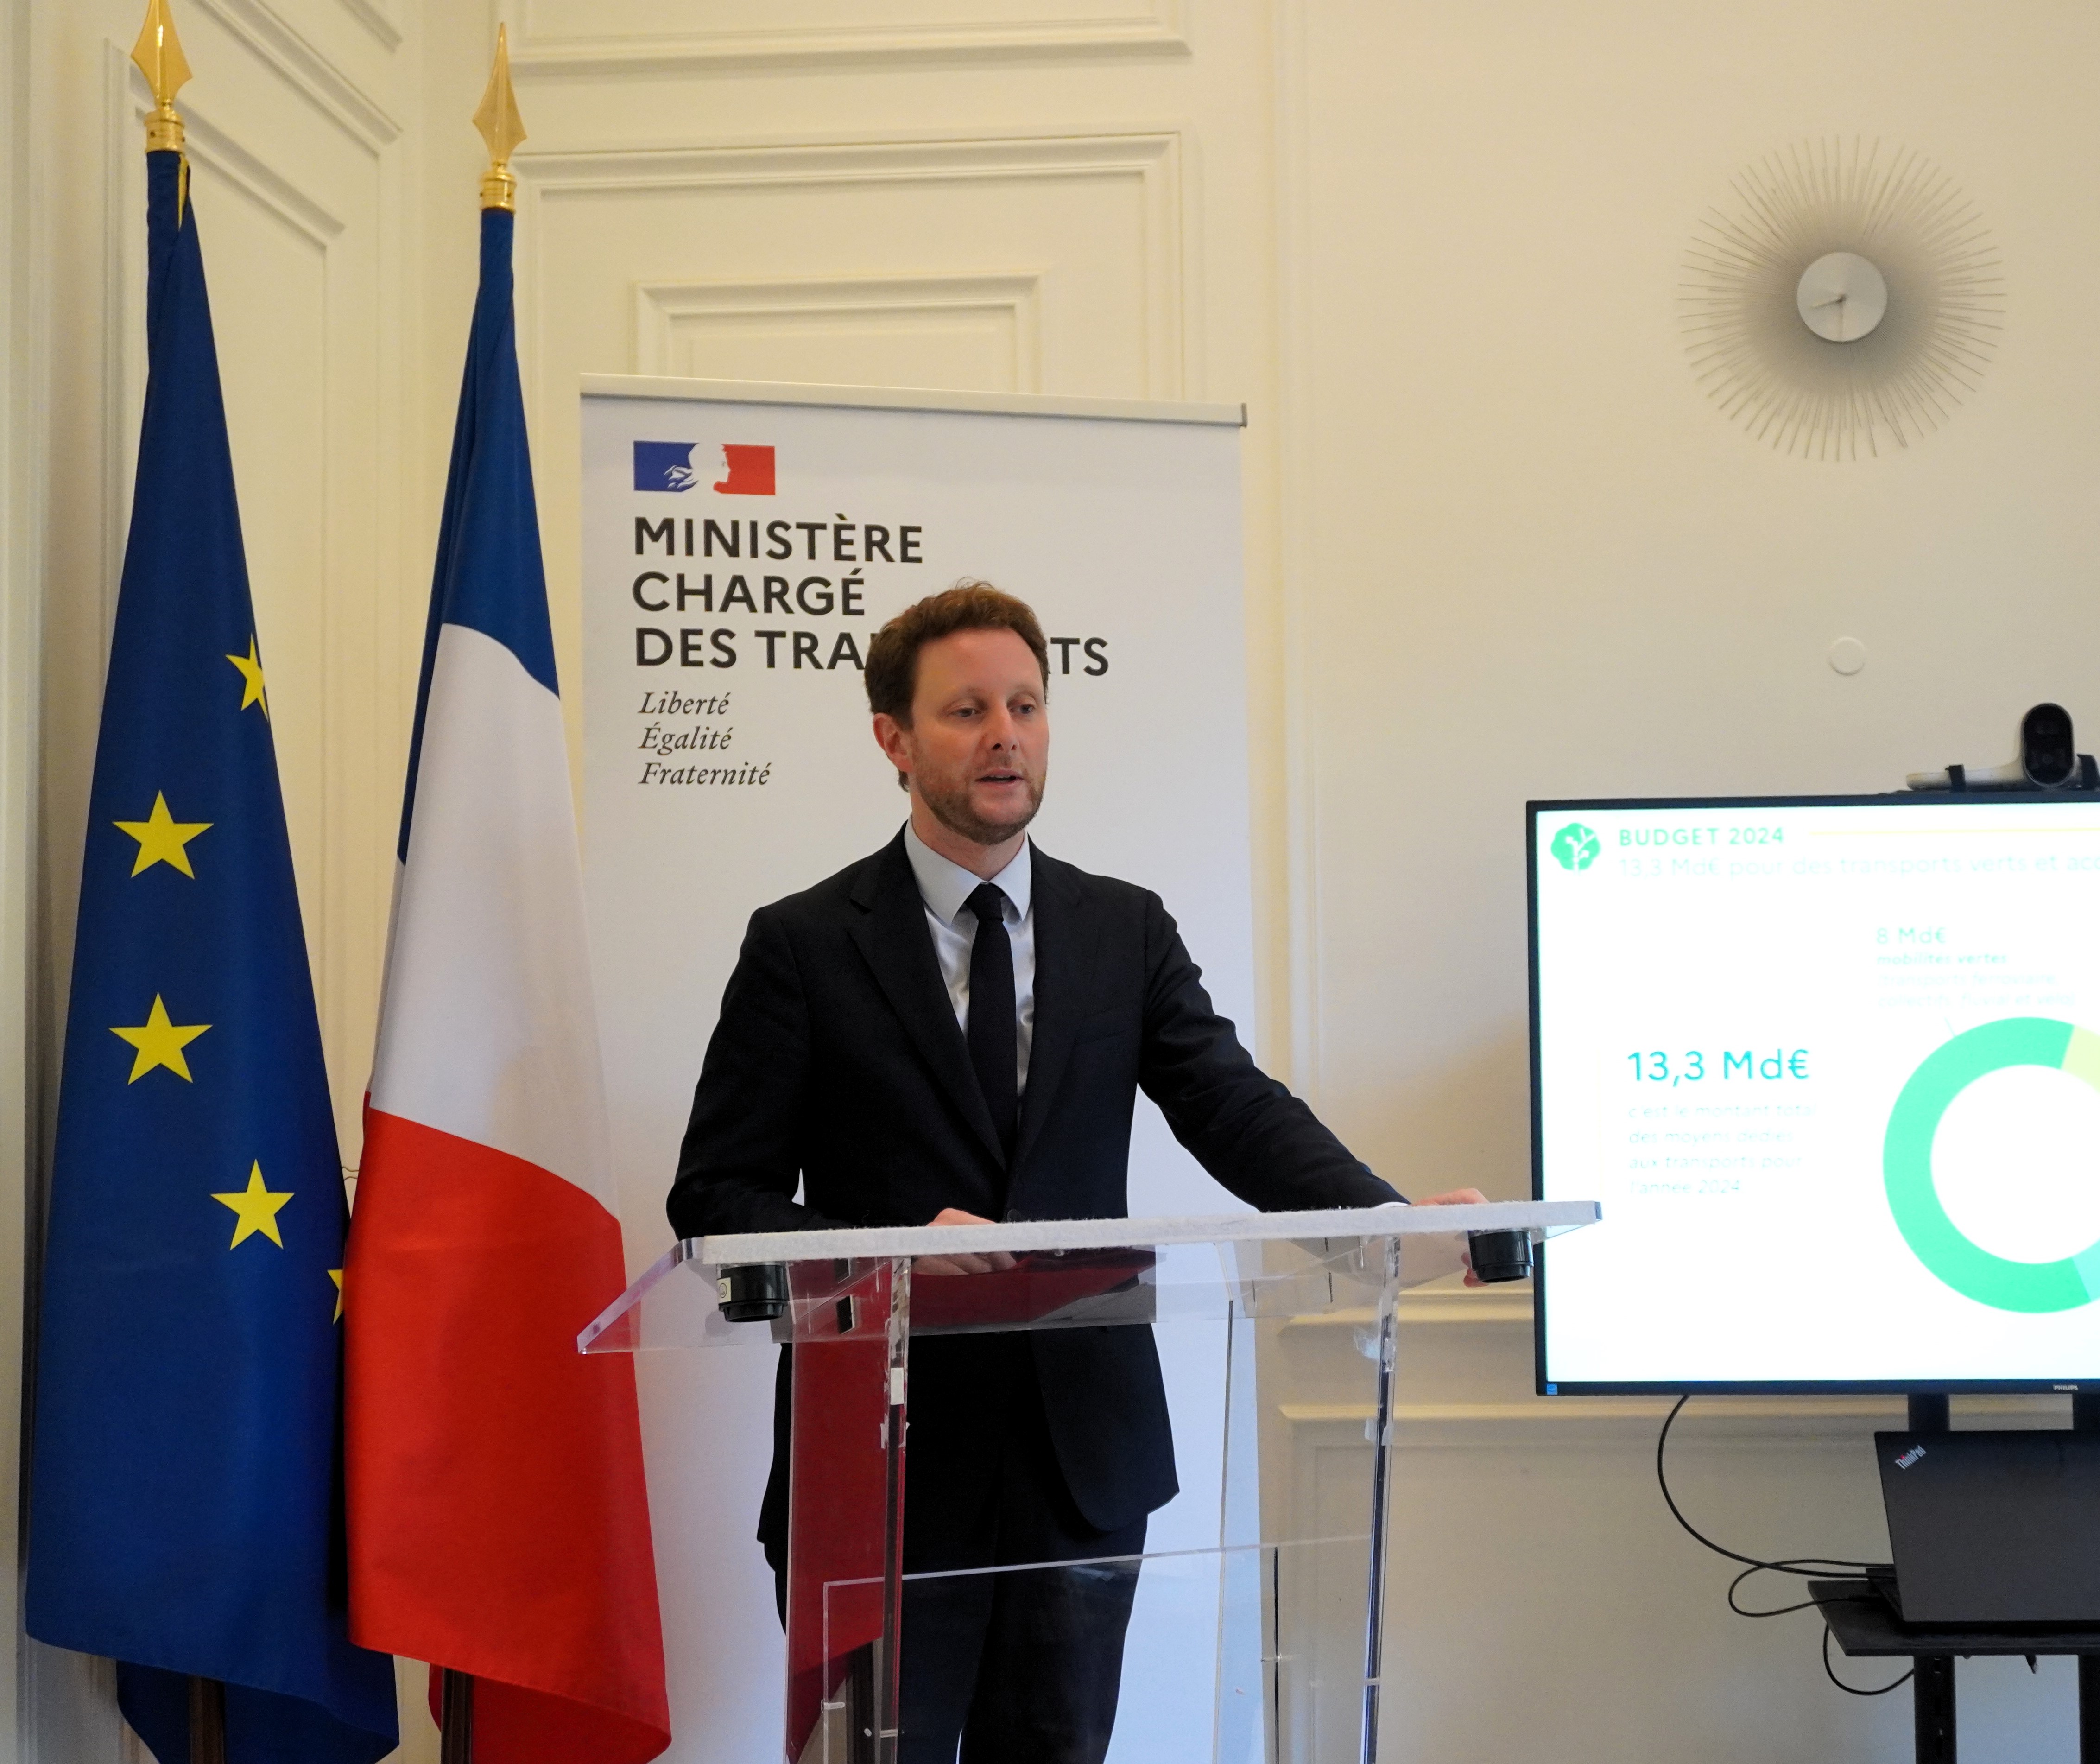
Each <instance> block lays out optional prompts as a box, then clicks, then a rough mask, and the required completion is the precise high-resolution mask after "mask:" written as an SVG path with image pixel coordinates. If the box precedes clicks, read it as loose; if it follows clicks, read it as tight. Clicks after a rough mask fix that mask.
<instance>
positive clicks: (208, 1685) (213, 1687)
mask: <svg viewBox="0 0 2100 1764" xmlns="http://www.w3.org/2000/svg"><path fill="white" fill-rule="evenodd" d="M190 1764H226V1686H225V1685H224V1683H223V1682H221V1681H220V1680H218V1679H217V1678H192V1679H191V1680H190Z"/></svg>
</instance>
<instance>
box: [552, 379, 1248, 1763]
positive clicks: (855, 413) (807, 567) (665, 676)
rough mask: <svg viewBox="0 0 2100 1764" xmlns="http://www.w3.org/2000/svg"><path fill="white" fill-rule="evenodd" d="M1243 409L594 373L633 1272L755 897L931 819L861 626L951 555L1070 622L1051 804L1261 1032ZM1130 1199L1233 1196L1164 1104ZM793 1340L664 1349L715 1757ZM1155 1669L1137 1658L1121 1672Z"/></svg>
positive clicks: (751, 1649)
mask: <svg viewBox="0 0 2100 1764" xmlns="http://www.w3.org/2000/svg"><path fill="white" fill-rule="evenodd" d="M1242 420H1243V419H1242V411H1241V409H1240V408H1239V407H1238V406H1237V405H1234V406H1227V407H1220V406H1211V405H1154V404H1139V403H1127V402H1107V401H1101V400H1071V399H1057V398H1043V397H1026V396H985V395H972V394H968V393H938V392H915V391H876V390H871V389H869V388H866V387H814V386H787V385H761V384H751V383H741V382H717V381H695V380H668V379H641V378H599V377H595V376H593V377H590V378H586V379H585V382H584V388H583V520H582V541H583V605H584V679H583V694H584V696H583V723H584V804H583V825H584V857H585V874H586V882H587V887H588V891H589V911H590V923H591V936H592V953H593V962H594V966H595V971H596V975H597V984H598V1010H599V1016H600V1023H601V1029H602V1037H603V1045H604V1049H605V1061H606V1087H607V1097H608V1099H609V1101H610V1103H611V1116H612V1131H613V1157H614V1168H615V1171H616V1172H617V1174H618V1180H619V1184H620V1202H621V1206H622V1211H623V1216H624V1223H625V1227H626V1234H627V1250H628V1261H629V1268H630V1270H631V1271H639V1270H640V1269H641V1268H642V1267H644V1266H646V1264H647V1263H648V1262H650V1261H651V1260H652V1259H653V1258H655V1256H657V1255H658V1254H659V1253H660V1252H661V1251H662V1250H663V1249H664V1248H665V1247H666V1246H667V1245H668V1242H669V1240H670V1230H669V1227H668V1224H667V1223H666V1222H665V1219H664V1193H665V1191H666V1190H667V1189H668V1187H669V1185H670V1181H671V1176H672V1172H673V1167H674V1165H675V1164H676V1161H677V1151H678V1143H679V1140H680V1138H681V1136H682V1133H683V1130H684V1128H685V1124H686V1112H687V1110H688V1109H689V1107H690V1104H691V1100H692V1091H693V1084H694V1081H695V1078H696V1077H698V1075H699V1069H700V1061H701V1057H702V1054H704V1051H705V1050H706V1047H707V1043H708V1036H709V1034H710V1032H712V1029H713V1028H714V1023H715V1018H716V1013H717V1006H718V1005H719V1002H720V1001H721V993H722V988H723V985H724V984H725V982H726V980H727V979H728V978H729V974H730V969H731V967H732V966H734V964H735V960H736V953H737V949H738V946H739V944H740V942H741V941H742V939H743V933H744V927H745V924H746V922H747V920H748V918H749V917H750V914H751V913H752V910H753V909H755V908H757V907H759V906H761V905H763V904H765V903H766V902H768V901H771V900H778V899H779V897H780V896H782V895H787V894H792V893H794V892H796V891H799V890H801V889H804V888H807V887H809V886H811V885H812V884H814V883H815V882H818V881H820V880H821V879H823V878H824V877H827V876H828V875H830V874H832V873H833V872H834V871H836V870H838V869H842V868H843V867H845V865H846V864H849V863H851V862H853V861H854V860H856V859H858V858H860V857H862V856H864V855H867V853H869V852H871V851H875V850H876V848H877V847H880V846H881V845H882V844H883V843H884V842H885V841H887V840H889V838H892V837H893V835H894V834H895V833H896V832H897V829H898V827H899V825H901V824H902V821H903V820H904V819H905V816H906V811H907V802H906V799H905V798H904V796H903V794H902V792H901V791H900V790H899V789H898V785H897V781H896V776H895V774H894V772H893V771H892V770H891V769H890V767H889V766H888V764H887V763H885V761H884V759H883V758H882V756H881V754H880V750H879V749H877V748H876V744H875V741H874V738H873V736H872V735H871V731H870V723H869V714H868V710H867V696H866V694H865V692H864V691H863V688H862V676H861V669H862V664H863V662H864V661H865V659H866V657H867V646H868V640H869V639H870V638H871V636H872V635H873V634H874V633H875V632H876V630H877V629H878V628H879V627H880V626H881V625H882V623H883V621H885V620H886V619H888V618H889V617H892V616H893V615H894V614H896V613H897V612H900V611H902V609H903V608H905V607H907V606H908V605H910V604H911V603H912V602H913V601H915V600H917V599H920V598H921V597H922V596H924V595H929V594H933V593H936V592H937V591H938V590H941V589H943V588H946V587H948V586H951V584H953V583H954V582H955V581H958V580H960V579H964V578H969V577H976V578H981V579H982V580H985V581H990V582H991V583H993V584H994V585H995V586H998V587H999V588H1001V589H1004V590H1006V591H1007V592H1008V593H1010V594H1014V595H1019V596H1020V597H1021V599H1024V600H1026V601H1027V602H1028V603H1030V605H1031V606H1033V607H1034V608H1035V611H1036V613H1037V615H1038V617H1039V618H1040V619H1041V621H1042V622H1043V630H1044V631H1045V632H1046V634H1048V637H1049V639H1050V678H1049V680H1048V687H1049V711H1050V727H1051V732H1052V734H1051V747H1050V766H1049V780H1048V787H1047V789H1046V791H1045V794H1044V798H1043V811H1042V813H1041V814H1040V816H1039V817H1038V818H1037V820H1036V822H1035V826H1034V827H1033V828H1032V829H1031V833H1032V834H1033V835H1034V836H1035V837H1036V838H1037V839H1038V841H1039V844H1040V845H1041V847H1042V848H1043V850H1045V851H1048V852H1049V853H1051V854H1052V855H1053V856H1057V857H1061V858H1063V859H1065V860H1068V861H1070V862H1071V863H1074V864H1079V866H1080V867H1081V868H1082V869H1089V870H1093V871H1096V872H1099V873H1105V874H1109V875H1114V876H1119V877H1122V878H1125V879H1126V880H1127V881H1131V882H1137V883H1139V884H1141V885H1142V886H1146V887H1149V888H1151V889H1153V890H1154V891H1157V892H1158V894H1159V895H1161V896H1162V898H1163V899H1164V900H1165V901H1166V903H1167V909H1168V910H1169V911H1170V912H1171V913H1173V915H1174V916H1175V917H1176V919H1177V920H1178V921H1179V922H1180V926H1181V929H1182V932H1183V935H1184V936H1185V939H1186V940H1187V942H1188V944H1189V948H1190V950H1191V952H1192V953H1193V955H1194V957H1195V958H1196V960H1197V962H1198V963H1199V964H1200V965H1201V966H1202V969H1203V970H1204V975H1205V979H1206V982H1207V984H1208V986H1209V988H1210V990H1211V996H1212V997H1213V998H1214V999H1215V1001H1216V1002H1217V1005H1218V1006H1219V1008H1220V1010H1222V1011H1223V1012H1224V1014H1225V1015H1228V1016H1229V1017H1231V1018H1232V1019H1233V1020H1234V1021H1235V1022H1237V1023H1239V1024H1240V1025H1241V1028H1242V1035H1243V1037H1248V1038H1251V1035H1252V1030H1253V1016H1254V967H1253V947H1252V944H1253V927H1252V910H1251V881H1250V852H1249V844H1248V806H1247V777H1248V774H1247V753H1246V643H1245V630H1244V623H1243V616H1242V572H1241V525H1240V484H1239V445H1240V435H1239V431H1240V425H1241V423H1242ZM1130 1204H1131V1210H1132V1213H1133V1214H1170V1213H1185V1212H1197V1213H1202V1212H1221V1211H1226V1210H1229V1209H1233V1208H1234V1207H1235V1205H1237V1204H1236V1203H1235V1202H1233V1200H1232V1198H1231V1196H1229V1195H1227V1194H1226V1193H1225V1192H1224V1190H1222V1189H1220V1188H1219V1187H1217V1186H1216V1185H1215V1184H1214V1183H1211V1181H1210V1179H1209V1178H1207V1176H1205V1175H1204V1174H1203V1173H1202V1170H1201V1169H1198V1167H1197V1165H1195V1164H1194V1162H1193V1161H1192V1160H1191V1159H1190V1158H1189V1156H1188V1155H1187V1154H1186V1153H1185V1152H1183V1151H1182V1150H1181V1149H1180V1147H1179V1146H1178V1145H1176V1143H1175V1142H1174V1140H1173V1138H1171V1135H1170V1134H1168V1132H1167V1128H1166V1125H1165V1123H1164V1122H1163V1121H1162V1120H1161V1118H1160V1117H1159V1116H1158V1112H1156V1111H1155V1110H1154V1108H1153V1107H1152V1105H1151V1104H1150V1103H1147V1102H1145V1101H1144V1100H1143V1099H1140V1103H1139V1109H1138V1120H1137V1122H1136V1132H1135V1134H1134V1137H1133V1141H1132V1157H1131V1184H1130ZM578 1321H579V1323H581V1322H582V1321H584V1320H582V1319H579V1320H578ZM1162 1350H1163V1351H1168V1352H1170V1353H1171V1346H1169V1344H1168V1343H1167V1342H1166V1341H1165V1340H1163V1339H1162ZM1212 1357H1216V1356H1215V1355H1213V1356H1212ZM773 1367H774V1355H773V1353H772V1352H771V1351H770V1350H767V1349H765V1348H763V1347H757V1348H754V1349H752V1350H750V1351H743V1352H735V1351H716V1350H713V1349H708V1350H701V1349H688V1350H683V1351H667V1352H664V1353H660V1354H651V1355H644V1356H643V1358H642V1365H641V1368H640V1371H641V1374H642V1408H643V1421H644V1430H645V1437H646V1446H647V1451H648V1470H649V1486H650V1500H651V1517H652V1519H653V1522H654V1525H655V1541H656V1554H657V1570H658V1585H660V1588H661V1589H662V1593H663V1604H664V1626H665V1633H666V1642H667V1655H668V1660H669V1665H670V1675H671V1698H672V1724H673V1730H674V1731H675V1733H676V1734H677V1739H676V1740H675V1741H674V1743H673V1749H672V1751H671V1753H669V1754H668V1755H669V1756H670V1757H673V1758H675V1759H679V1760H690V1761H693V1764H700V1761H703V1760H705V1761H709V1764H712V1761H714V1760H717V1759H722V1760H726V1759H733V1758H734V1759H744V1758H759V1757H772V1756H774V1755H777V1749H778V1746H779V1726H780V1716H781V1694H782V1693H781V1674H782V1657H783V1656H782V1648H781V1638H780V1633H779V1625H778V1624H777V1622H776V1620H775V1619H774V1608H773V1588H772V1580H771V1576H770V1572H768V1570H767V1568H766V1567H765V1563H764V1561H763V1559H762V1558H761V1555H760V1553H759V1550H758V1546H757V1544H756V1543H755V1542H754V1541H752V1535H753V1532H754V1530H755V1528H756V1527H757V1519H758V1503H759V1497H760V1494H761V1490H762V1489H763V1488H764V1486H765V1474H766V1465H767V1461H768V1457H769V1453H770V1421H769V1417H770V1408H771V1402H772V1390H773ZM1169 1371H1170V1377H1171V1373H1172V1371H1173V1368H1171V1366H1170V1368H1169ZM1210 1371H1211V1377H1212V1379H1213V1381H1214V1382H1215V1380H1216V1378H1217V1376H1218V1373H1219V1372H1220V1368H1215V1367H1214V1368H1210ZM1171 1382H1175V1384H1176V1393H1177V1394H1176V1414H1175V1417H1174V1421H1175V1430H1176V1436H1177V1438H1179V1439H1185V1440H1189V1441H1192V1442H1193V1441H1194V1440H1196V1439H1201V1438H1202V1437H1203V1436H1204V1435H1206V1434H1208V1435H1210V1436H1211V1437H1212V1438H1215V1434H1216V1430H1217V1428H1218V1426H1219V1425H1220V1421H1219V1418H1218V1417H1219V1416H1220V1414H1221V1413H1222V1393H1221V1390H1209V1391H1206V1390H1203V1389H1202V1381H1201V1380H1200V1379H1192V1380H1186V1381H1183V1380H1172V1381H1171ZM1183 1481H1184V1483H1185V1485H1186V1484H1187V1483H1189V1481H1190V1479H1189V1477H1188V1476H1187V1475H1186V1474H1185V1475H1184V1477H1183ZM1217 1521H1218V1514H1217V1509H1216V1501H1215V1491H1213V1492H1211V1497H1210V1501H1209V1505H1208V1507H1207V1510H1204V1509H1203V1506H1202V1501H1201V1500H1192V1499H1191V1498H1190V1497H1189V1495H1186V1494H1185V1495H1184V1497H1182V1498H1181V1499H1180V1500H1179V1501H1176V1502H1175V1503H1174V1505H1172V1506H1171V1507H1170V1508H1168V1509H1167V1510H1164V1511H1163V1512H1162V1514H1160V1515H1159V1520H1158V1523H1155V1525H1154V1530H1153V1534H1152V1536H1151V1537H1150V1538H1149V1540H1148V1544H1147V1547H1148V1548H1149V1549H1151V1550H1162V1549H1173V1548H1177V1547H1183V1548H1191V1549H1201V1548H1206V1547H1215V1543H1216V1540H1217V1535H1218V1532H1217ZM1181 1532H1187V1534H1188V1535H1187V1536H1186V1537H1185V1539H1183V1538H1182V1537H1181V1536H1180V1533H1181ZM1143 1596H1144V1594H1143V1591H1142V1585H1140V1598H1143ZM1142 1627H1143V1625H1137V1626H1136V1628H1138V1629H1142ZM1143 1670H1144V1662H1143V1661H1142V1660H1139V1659H1136V1658H1132V1660H1129V1661H1128V1662H1127V1665H1126V1678H1127V1682H1134V1681H1132V1679H1131V1678H1130V1675H1131V1674H1133V1673H1140V1672H1142V1671H1143ZM1125 1708H1126V1711H1127V1712H1128V1711H1131V1710H1132V1704H1130V1703H1129V1702H1126V1704H1125ZM1142 1726H1143V1724H1142V1723H1141V1722H1138V1721H1136V1720H1134V1719H1132V1716H1131V1714H1130V1713H1127V1714H1126V1718H1125V1719H1124V1720H1123V1722H1122V1723H1121V1725H1120V1726H1119V1727H1118V1734H1117V1744H1116V1753H1115V1755H1116V1756H1117V1757H1123V1756H1133V1757H1134V1756H1136V1755H1138V1754H1137V1753H1135V1752H1132V1750H1131V1748H1132V1746H1140V1745H1141V1744H1142V1743H1143V1738H1144V1735H1143V1731H1142Z"/></svg>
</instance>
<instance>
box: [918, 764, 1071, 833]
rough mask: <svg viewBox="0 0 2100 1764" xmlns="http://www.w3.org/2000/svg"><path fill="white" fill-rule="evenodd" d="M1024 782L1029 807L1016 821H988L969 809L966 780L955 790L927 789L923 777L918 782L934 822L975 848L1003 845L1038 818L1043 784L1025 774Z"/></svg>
mask: <svg viewBox="0 0 2100 1764" xmlns="http://www.w3.org/2000/svg"><path fill="white" fill-rule="evenodd" d="M1021 782H1022V783H1023V784H1025V785H1026V786H1027V788H1028V807H1026V809H1025V810H1023V811H1022V812H1021V816H1020V817H1019V818H1018V819H1017V820H1007V821H998V820H986V819H985V818H984V816H982V815H980V814H978V813H977V811H976V810H975V809H973V808H972V807H970V786H969V784H968V781H965V782H964V784H963V785H961V786H960V788H959V789H932V790H929V789H927V787H926V780H924V778H921V779H920V780H919V796H920V801H922V802H924V803H925V805H926V807H928V808H929V809H931V810H932V811H933V819H934V820H937V821H938V822H940V824H941V825H942V826H943V827H946V829H948V831H949V832H951V833H955V834H958V835H960V837H961V838H965V839H967V840H968V841H969V842H970V843H971V844H973V845H1003V844H1004V843H1005V842H1006V841H1008V839H1011V838H1012V837H1013V836H1014V835H1015V834H1016V833H1019V832H1020V831H1021V829H1022V828H1024V827H1026V825H1028V824H1029V822H1030V821H1031V820H1035V811H1037V810H1038V809H1039V808H1041V807H1042V806H1043V782H1042V780H1040V779H1039V778H1030V777H1029V776H1027V775H1026V773H1023V774H1022V776H1021Z"/></svg>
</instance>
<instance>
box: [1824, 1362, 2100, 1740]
mask: <svg viewBox="0 0 2100 1764" xmlns="http://www.w3.org/2000/svg"><path fill="white" fill-rule="evenodd" d="M1949 1426H1950V1422H1949V1420H1948V1399H1947V1398H1946V1397H1944V1396H1940V1395H1913V1397H1912V1398H1911V1399H1910V1431H1911V1432H1913V1433H1945V1432H1947V1431H1948V1429H1949ZM2071 1426H2073V1427H2075V1428H2076V1429H2078V1430H2080V1432H2100V1392H2093V1393H2091V1394H2085V1393H2080V1394H2079V1395H2074V1396H2073V1397H2072V1398H2071ZM1867 1589H1868V1583H1867V1582H1865V1581H1810V1582H1809V1583H1808V1594H1809V1597H1810V1598H1813V1599H1814V1600H1815V1603H1816V1605H1817V1607H1819V1609H1820V1613H1821V1615H1822V1616H1823V1619H1824V1621H1825V1622H1827V1623H1828V1624H1829V1625H1830V1633H1831V1634H1833V1635H1834V1636H1836V1637H1837V1638H1838V1647H1841V1648H1842V1649H1843V1650H1844V1651H1845V1652H1846V1655H1847V1656H1863V1657H1873V1656H1903V1655H1906V1654H1908V1656H1910V1659H1911V1663H1912V1667H1913V1678H1912V1679H1911V1709H1912V1712H1913V1716H1914V1718H1915V1722H1916V1735H1917V1737H1916V1747H1917V1764H1955V1742H1954V1660H1955V1656H1956V1655H1957V1654H2011V1655H2018V1656H2027V1658H2029V1659H2032V1658H2034V1657H2036V1656H2040V1655H2042V1654H2070V1655H2074V1656H2076V1658H2077V1660H2078V1758H2079V1764H2100V1625H2093V1627H2091V1628H2089V1629H2049V1630H2042V1629H2035V1628H2033V1627H2032V1626H2023V1627H2022V1628H2020V1629H1995V1630H1994V1629H1973V1630H1972V1629H1965V1630H1961V1631H1959V1632H1952V1633H1950V1632H1949V1631H1948V1629H1946V1628H1945V1627H1944V1626H1938V1627H1935V1628H1932V1629H1925V1628H1922V1627H1921V1626H1919V1625H1913V1624H1907V1623H1905V1622H1904V1621H1903V1620H1901V1619H1900V1618H1899V1617H1898V1616H1896V1615H1895V1612H1894V1611H1892V1610H1890V1608H1889V1607H1888V1606H1887V1605H1886V1603H1883V1602H1882V1600H1880V1599H1878V1598H1862V1597H1861V1594H1863V1593H1864V1592H1865V1591H1866V1590H1867Z"/></svg>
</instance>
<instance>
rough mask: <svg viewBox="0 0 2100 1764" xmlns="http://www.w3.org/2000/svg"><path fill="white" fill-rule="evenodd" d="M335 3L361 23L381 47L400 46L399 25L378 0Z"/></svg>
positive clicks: (339, 1) (338, 1)
mask: <svg viewBox="0 0 2100 1764" xmlns="http://www.w3.org/2000/svg"><path fill="white" fill-rule="evenodd" d="M337 5H339V6H341V7H342V9H343V11H346V12H347V13H348V14H349V15H351V17H352V18H354V19H355V20H357V22H358V23H359V24H361V25H363V26H364V29H365V30H366V32H367V33H368V34H369V35H370V36H371V38H372V39H373V42H376V43H377V44H378V45H379V46H380V47H381V48H382V49H385V50H387V51H393V50H395V49H399V47H400V46H401V27H400V26H399V25H398V24H395V22H394V20H393V19H392V17H391V16H390V15H389V12H388V9H387V8H386V7H384V6H382V5H381V4H379V0H337Z"/></svg>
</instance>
